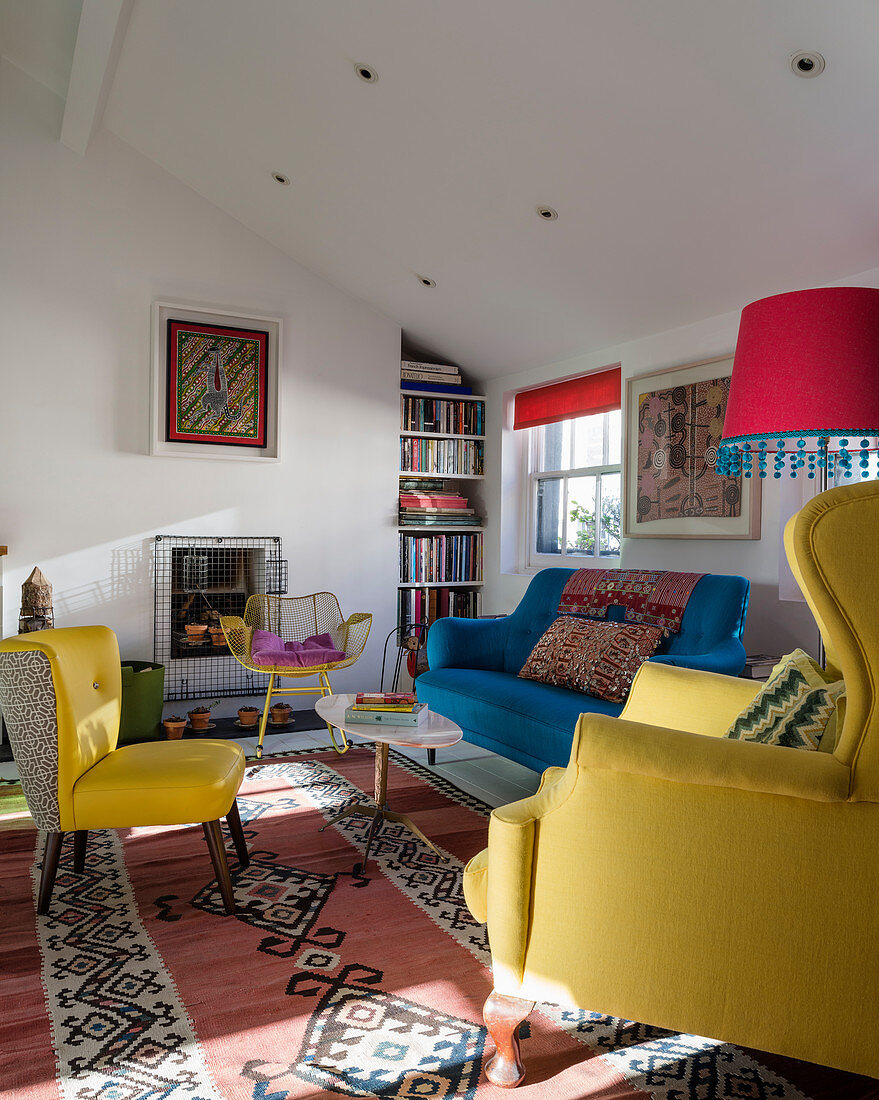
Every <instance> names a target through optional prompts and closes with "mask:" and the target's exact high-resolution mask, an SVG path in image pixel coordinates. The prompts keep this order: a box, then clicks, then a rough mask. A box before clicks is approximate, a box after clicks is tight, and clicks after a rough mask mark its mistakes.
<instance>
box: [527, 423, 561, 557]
mask: <svg viewBox="0 0 879 1100" xmlns="http://www.w3.org/2000/svg"><path fill="white" fill-rule="evenodd" d="M553 426H554V425H553ZM561 502H562V479H561V478H560V477H542V478H540V480H539V481H538V482H537V518H536V528H537V530H536V534H535V540H534V549H535V550H536V551H537V553H538V554H561V552H562V520H563V518H564V517H563V516H562V509H561Z"/></svg>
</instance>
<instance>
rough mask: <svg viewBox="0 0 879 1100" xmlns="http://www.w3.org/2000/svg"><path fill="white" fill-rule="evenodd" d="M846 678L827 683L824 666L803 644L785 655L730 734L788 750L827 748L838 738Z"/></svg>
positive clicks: (741, 738)
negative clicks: (838, 725) (803, 648)
mask: <svg viewBox="0 0 879 1100" xmlns="http://www.w3.org/2000/svg"><path fill="white" fill-rule="evenodd" d="M844 692H845V684H844V683H843V681H842V680H835V681H832V682H828V680H827V676H826V673H825V672H824V670H823V669H822V668H821V667H820V666H819V665H818V664H817V663H816V662H815V661H813V660H812V658H811V657H810V656H809V655H808V653H806V652H805V651H804V650H802V649H795V650H794V651H793V653H788V654H786V655H785V656H784V657H782V659H781V661H779V663H778V664H777V665H776V666H775V668H774V669H773V670H772V675H771V676H770V677H769V679H768V680H767V681H766V683H765V684H764V686H763V688H762V689H761V690H760V692H759V693H758V694H757V696H756V698H755V699H754V701H753V702H752V703H751V704H750V705H749V706H748V707H747V708H746V709H745V710H744V711H742V713H741V714H740V715H739V716H738V718H737V719H736V720H735V722H733V724H732V726H731V727H730V728H729V730H727V732H726V736H727V737H730V738H732V739H733V740H736V741H759V742H761V744H764V745H783V746H784V747H785V748H789V749H818V748H825V746H824V744H822V741H826V742H827V750H828V751H830V752H832V751H833V747H834V742H835V740H836V709H837V703H838V701H839V700H840V697H841V696H842V695H843V694H844Z"/></svg>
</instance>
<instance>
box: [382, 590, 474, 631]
mask: <svg viewBox="0 0 879 1100" xmlns="http://www.w3.org/2000/svg"><path fill="white" fill-rule="evenodd" d="M478 601H479V595H478V593H477V592H476V590H475V589H473V588H464V589H454V588H404V589H402V590H401V591H400V592H399V593H398V594H397V627H398V630H399V632H400V636H401V637H402V636H404V635H405V634H407V633H409V631H410V629H411V628H412V627H413V626H414V625H417V624H418V623H427V624H428V625H431V624H433V623H435V622H436V620H437V619H445V618H448V617H450V616H452V617H454V618H458V619H475V618H476V616H477V615H478V614H479V603H478Z"/></svg>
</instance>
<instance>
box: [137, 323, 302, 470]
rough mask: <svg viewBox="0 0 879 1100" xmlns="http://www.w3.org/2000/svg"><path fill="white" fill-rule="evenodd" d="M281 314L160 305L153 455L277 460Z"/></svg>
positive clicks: (155, 345) (156, 325)
mask: <svg viewBox="0 0 879 1100" xmlns="http://www.w3.org/2000/svg"><path fill="white" fill-rule="evenodd" d="M280 327H281V322H280V319H279V318H268V317H257V316H249V317H244V316H241V315H238V314H232V313H230V312H227V311H225V310H221V309H211V308H210V307H204V308H197V309H196V308H193V307H189V306H184V305H181V304H179V303H178V304H175V303H171V302H155V303H154V304H153V433H152V444H151V453H152V454H175V455H180V456H186V457H203V458H219V457H223V458H246V457H248V458H259V459H264V458H269V459H273V458H277V456H278V420H277V401H278V346H279V341H280Z"/></svg>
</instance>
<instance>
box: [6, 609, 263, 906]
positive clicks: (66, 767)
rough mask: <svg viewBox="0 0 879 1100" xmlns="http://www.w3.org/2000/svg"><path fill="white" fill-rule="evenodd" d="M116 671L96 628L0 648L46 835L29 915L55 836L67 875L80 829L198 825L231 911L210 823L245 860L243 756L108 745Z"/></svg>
mask: <svg viewBox="0 0 879 1100" xmlns="http://www.w3.org/2000/svg"><path fill="white" fill-rule="evenodd" d="M121 702H122V669H121V665H120V662H119V647H118V645H117V644H116V635H115V634H114V633H113V631H112V630H109V629H108V628H107V627H105V626H84V627H73V628H66V629H61V630H41V631H37V632H35V633H32V634H22V635H20V636H19V637H17V638H7V639H6V640H5V641H2V642H0V707H2V710H3V717H4V718H5V719H6V725H7V728H8V730H9V735H10V741H11V743H12V751H13V756H14V757H15V762H16V764H17V766H18V771H19V778H20V780H21V786H22V790H23V792H24V797H25V799H26V801H27V804H28V809H29V810H30V813H31V816H32V817H33V819H34V823H35V824H36V826H37V828H38V829H40V830H42V831H44V832H45V833H46V834H47V836H46V847H45V854H44V856H43V870H42V875H41V879H40V892H39V898H38V902H37V912H38V913H47V912H48V911H49V904H50V901H51V897H52V887H53V886H54V883H55V875H56V871H57V868H58V860H59V856H60V853H61V844H62V842H63V840H64V836H65V833H67V832H72V833H73V835H74V862H73V867H74V872H76V873H82V871H83V869H84V867H85V859H86V849H87V842H88V833H89V830H92V829H122V828H132V827H135V826H139V825H184V824H188V823H189V822H192V821H201V822H202V823H203V826H204V833H205V837H206V839H207V842H208V848H209V850H210V853H211V859H212V860H213V865H214V871H215V873H216V876H217V882H218V886H219V888H220V894H221V896H222V898H223V903H224V905H225V908H226V911H227V912H228V913H232V912H234V911H235V901H234V897H233V893H232V882H231V877H230V875H229V867H228V864H227V862H226V852H225V848H224V844H223V835H222V831H221V828H220V818H222V817H225V818H226V822H227V824H228V826H229V830H230V832H231V834H232V840H233V842H234V844H235V849H236V852H237V854H238V860H239V863H240V864H241V866H247V863H248V862H249V859H248V853H247V845H246V843H245V839H244V833H243V831H242V828H241V820H240V818H239V816H238V808H237V805H236V802H235V796H236V794H237V793H238V788H239V787H240V785H241V780H242V778H243V776H244V753H243V752H242V751H241V747H240V746H239V745H236V744H235V743H234V742H233V741H207V740H198V741H194V740H193V741H161V742H149V743H147V744H139V745H125V746H123V747H122V748H117V747H116V741H117V736H118V733H119V715H120V713H121Z"/></svg>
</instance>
